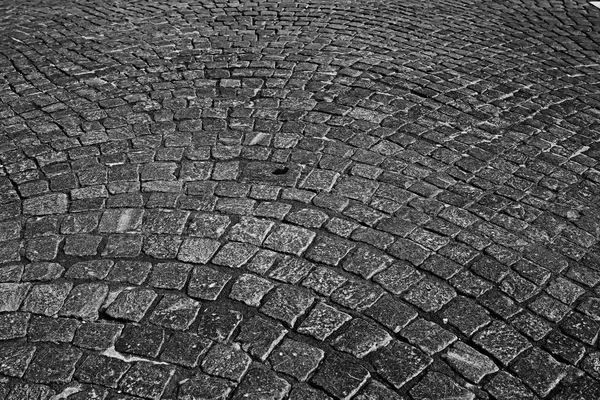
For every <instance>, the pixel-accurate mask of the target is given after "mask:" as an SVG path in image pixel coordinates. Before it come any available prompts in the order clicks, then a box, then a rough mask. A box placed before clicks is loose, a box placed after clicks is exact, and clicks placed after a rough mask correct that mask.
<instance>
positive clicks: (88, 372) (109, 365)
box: [75, 354, 131, 389]
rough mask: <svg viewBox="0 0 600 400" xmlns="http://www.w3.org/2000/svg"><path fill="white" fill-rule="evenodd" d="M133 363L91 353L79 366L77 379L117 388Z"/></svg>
mask: <svg viewBox="0 0 600 400" xmlns="http://www.w3.org/2000/svg"><path fill="white" fill-rule="evenodd" d="M129 368H131V364H130V363H127V362H125V361H122V360H119V359H118V358H112V357H105V356H101V355H96V354H91V355H89V356H87V357H86V358H85V360H84V361H83V362H82V363H81V364H80V365H79V366H78V367H77V370H76V371H75V379H77V380H78V381H80V382H85V383H91V384H95V385H100V386H105V387H110V388H115V389H116V388H117V383H118V382H119V380H120V379H121V378H122V377H123V375H125V373H126V372H127V370H129Z"/></svg>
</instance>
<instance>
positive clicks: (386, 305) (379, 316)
mask: <svg viewBox="0 0 600 400" xmlns="http://www.w3.org/2000/svg"><path fill="white" fill-rule="evenodd" d="M365 315H367V316H369V317H371V318H373V319H374V320H376V321H377V322H379V323H380V324H382V325H383V326H385V327H386V328H388V329H390V330H391V331H392V332H394V333H398V332H399V331H400V330H401V329H402V328H404V327H405V326H406V325H408V323H409V322H410V321H412V320H413V319H415V318H417V316H418V313H417V311H416V309H414V308H413V307H412V306H409V305H408V304H405V303H404V302H402V301H399V300H396V299H394V298H393V297H392V296H389V295H385V296H383V297H381V298H380V299H379V300H377V302H376V303H375V304H373V305H372V306H371V307H369V308H367V309H366V310H365Z"/></svg>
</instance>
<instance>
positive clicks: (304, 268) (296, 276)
mask: <svg viewBox="0 0 600 400" xmlns="http://www.w3.org/2000/svg"><path fill="white" fill-rule="evenodd" d="M314 267H315V265H314V264H313V263H311V262H309V261H306V260H304V259H302V258H299V257H291V256H284V257H283V258H281V259H280V260H279V262H278V263H277V264H276V266H275V267H274V268H272V269H271V271H270V272H269V273H268V277H269V278H272V279H275V280H278V281H281V282H285V283H291V284H296V283H298V282H299V281H300V280H302V279H303V278H304V277H306V275H308V273H309V272H310V271H311V270H312V269H313V268H314Z"/></svg>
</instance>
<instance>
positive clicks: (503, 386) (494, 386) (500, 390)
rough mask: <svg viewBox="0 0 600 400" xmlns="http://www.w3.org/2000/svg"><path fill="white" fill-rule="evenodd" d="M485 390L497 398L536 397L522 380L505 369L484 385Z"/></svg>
mask: <svg viewBox="0 0 600 400" xmlns="http://www.w3.org/2000/svg"><path fill="white" fill-rule="evenodd" d="M485 390H486V391H488V392H489V393H491V394H492V395H493V396H495V397H496V398H498V400H517V399H523V400H534V399H538V397H537V396H536V395H535V394H534V393H533V392H532V391H531V390H529V389H528V388H527V387H526V386H525V385H524V384H523V382H521V381H520V380H519V379H518V378H515V377H514V376H512V375H511V374H509V373H508V372H505V371H500V372H499V373H498V374H496V375H494V377H493V378H492V379H491V380H490V381H489V382H488V383H487V384H486V385H485Z"/></svg>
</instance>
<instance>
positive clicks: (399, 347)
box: [373, 341, 433, 389]
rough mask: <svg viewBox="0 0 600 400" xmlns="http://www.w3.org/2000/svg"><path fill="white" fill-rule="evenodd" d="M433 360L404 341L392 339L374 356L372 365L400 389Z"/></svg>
mask: <svg viewBox="0 0 600 400" xmlns="http://www.w3.org/2000/svg"><path fill="white" fill-rule="evenodd" d="M432 361H433V360H432V359H431V358H429V357H428V356H427V355H426V354H425V353H423V352H421V351H420V350H418V349H417V348H415V347H413V346H410V345H408V344H406V343H402V342H398V341H392V342H391V343H390V344H388V345H387V346H386V347H384V348H382V349H380V350H379V351H378V352H377V353H376V354H375V356H374V360H373V366H374V367H375V370H376V371H377V372H378V373H379V375H381V376H382V377H383V378H384V379H385V380H386V381H388V382H389V383H390V384H391V385H392V386H394V387H395V388H396V389H400V388H401V387H402V386H404V385H405V384H406V383H407V382H408V381H410V380H411V379H413V378H414V377H416V376H417V375H419V374H420V373H421V372H422V371H424V370H425V368H427V366H429V364H431V362H432Z"/></svg>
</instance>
